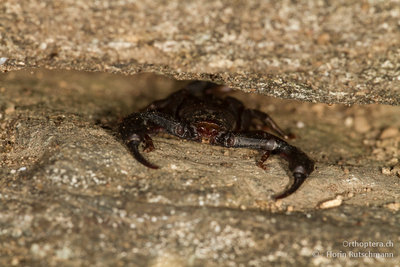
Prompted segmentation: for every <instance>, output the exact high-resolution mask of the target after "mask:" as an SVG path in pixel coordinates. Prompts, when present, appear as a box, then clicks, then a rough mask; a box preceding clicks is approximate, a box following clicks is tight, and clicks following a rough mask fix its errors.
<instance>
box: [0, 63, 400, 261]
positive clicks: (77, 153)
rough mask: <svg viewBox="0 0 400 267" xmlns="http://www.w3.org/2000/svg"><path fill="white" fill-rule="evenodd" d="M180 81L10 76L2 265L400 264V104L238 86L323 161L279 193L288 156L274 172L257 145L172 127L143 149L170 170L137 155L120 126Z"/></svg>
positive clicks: (6, 78)
mask: <svg viewBox="0 0 400 267" xmlns="http://www.w3.org/2000/svg"><path fill="white" fill-rule="evenodd" d="M183 84H184V82H176V81H173V80H168V79H165V78H162V77H159V76H154V75H151V74H142V75H140V76H133V77H126V76H123V75H115V74H104V73H102V74H100V73H87V72H75V71H48V70H28V71H19V72H9V73H7V74H2V75H1V76H0V93H1V96H2V97H1V98H0V127H1V128H0V129H1V131H0V142H1V144H0V160H1V161H0V164H1V165H0V225H1V227H0V255H1V256H0V265H1V266H60V265H61V266H110V265H113V266H126V265H128V266H268V265H282V266H293V264H295V263H297V265H300V266H301V265H303V266H336V265H341V266H343V265H348V266H354V265H363V266H367V265H371V266H372V265H373V266H398V263H399V262H400V254H399V251H400V237H399V236H400V235H399V233H400V212H399V210H400V199H399V182H400V171H399V167H400V165H399V162H398V157H399V156H398V155H399V152H400V147H399V145H400V136H399V131H398V130H399V129H400V117H399V116H398V114H399V108H398V107H393V106H383V105H368V106H353V107H346V106H343V105H331V106H329V105H325V104H311V103H301V102H297V101H289V100H277V99H272V98H268V97H262V96H259V95H257V94H243V93H240V92H235V93H234V95H235V96H236V97H238V98H240V99H242V100H243V101H244V102H245V103H246V105H248V106H251V107H254V108H259V109H261V110H263V111H265V112H268V113H269V114H270V115H271V116H272V117H273V118H275V120H276V121H277V122H278V123H279V125H280V126H282V128H283V129H285V130H287V131H289V132H292V133H294V134H295V135H296V137H297V138H296V139H295V140H293V141H291V143H293V144H295V145H296V146H298V147H301V148H302V149H303V150H304V151H306V152H307V153H308V154H309V155H310V156H311V157H312V158H313V159H315V160H316V166H317V168H316V170H315V172H314V173H313V174H312V175H311V176H310V177H309V179H308V180H307V181H306V182H305V183H304V185H303V186H302V187H301V188H300V190H298V191H297V192H296V193H295V194H293V195H292V196H290V197H288V198H286V199H283V200H281V201H277V202H275V201H273V200H271V199H270V196H272V195H273V194H274V193H276V192H279V191H280V190H282V189H283V188H284V187H285V185H286V184H287V183H288V182H289V174H288V170H287V165H286V163H285V162H283V161H281V160H280V159H279V158H277V157H271V159H270V160H269V161H268V167H269V169H268V171H264V170H262V169H260V168H258V167H256V166H255V162H256V159H257V158H258V157H259V156H260V155H259V153H258V152H257V151H252V150H247V149H228V148H222V147H213V146H208V145H204V144H198V143H192V142H185V141H182V140H178V139H175V138H172V137H169V136H156V137H154V141H155V146H156V150H155V151H154V152H152V153H148V154H145V156H146V157H147V158H148V159H149V160H151V161H152V162H154V163H157V164H158V165H160V166H162V168H161V169H159V170H150V169H147V168H146V167H144V166H142V165H140V164H139V163H138V162H136V161H135V160H134V159H133V158H132V156H131V155H130V154H129V153H128V151H127V149H126V148H125V147H124V145H123V144H122V142H121V141H120V140H119V138H118V134H117V132H116V130H115V127H116V125H117V124H118V122H119V121H120V120H121V118H123V117H124V116H126V115H127V114H129V113H130V112H133V111H137V110H138V109H139V108H141V107H143V106H145V105H146V104H148V103H149V102H151V101H154V100H156V99H158V98H160V97H163V96H166V95H168V94H169V93H171V92H172V91H175V90H176V89H178V88H179V87H181V86H182V85H183ZM357 121H361V122H362V123H361V124H360V123H357ZM365 128H368V129H369V130H368V131H364V129H365ZM396 129H397V130H396ZM380 242H382V243H380ZM385 253H386V254H385Z"/></svg>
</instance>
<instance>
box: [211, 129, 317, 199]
mask: <svg viewBox="0 0 400 267" xmlns="http://www.w3.org/2000/svg"><path fill="white" fill-rule="evenodd" d="M218 142H219V144H220V145H223V146H226V147H245V148H253V149H259V150H262V151H265V152H266V154H264V155H263V157H262V158H261V160H262V163H263V160H266V159H267V158H268V155H269V153H272V154H278V155H280V156H281V157H282V158H284V159H285V160H286V161H288V163H289V170H290V171H291V172H292V174H293V177H294V182H293V184H292V185H291V186H289V188H287V189H286V190H285V191H283V192H282V193H280V194H278V195H275V196H274V198H275V199H281V198H285V197H287V196H289V195H291V194H292V193H294V192H295V191H296V190H297V189H298V188H299V187H300V186H301V184H302V183H303V182H304V181H305V179H306V178H307V177H308V176H309V175H310V174H311V173H312V172H313V170H314V161H313V160H311V159H310V158H309V157H308V156H307V155H306V154H305V153H304V152H303V151H301V150H300V149H298V148H297V147H295V146H292V145H289V144H288V143H287V142H285V141H284V140H282V139H281V138H279V137H276V136H274V135H272V134H269V133H266V132H263V131H249V132H241V133H233V132H228V133H226V134H224V135H222V136H221V137H220V139H219V140H218Z"/></svg>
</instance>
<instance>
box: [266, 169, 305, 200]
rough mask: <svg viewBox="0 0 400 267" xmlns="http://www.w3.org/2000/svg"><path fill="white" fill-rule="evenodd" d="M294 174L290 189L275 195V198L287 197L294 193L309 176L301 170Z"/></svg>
mask: <svg viewBox="0 0 400 267" xmlns="http://www.w3.org/2000/svg"><path fill="white" fill-rule="evenodd" d="M293 176H294V182H293V184H292V185H291V186H290V187H289V188H288V189H286V190H285V191H283V192H282V193H280V194H278V195H275V196H273V198H274V199H275V200H278V199H282V198H285V197H287V196H289V195H291V194H293V193H294V192H295V191H296V190H297V189H298V188H299V187H300V186H301V185H302V184H303V182H304V181H305V180H306V178H307V176H306V175H305V174H303V173H299V172H296V173H294V174H293Z"/></svg>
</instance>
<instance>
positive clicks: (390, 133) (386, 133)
mask: <svg viewBox="0 0 400 267" xmlns="http://www.w3.org/2000/svg"><path fill="white" fill-rule="evenodd" d="M397 135H399V129H398V128H395V127H388V128H386V129H385V130H383V131H382V133H381V136H380V139H386V138H392V137H396V136H397Z"/></svg>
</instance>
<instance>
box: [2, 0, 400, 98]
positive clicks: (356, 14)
mask: <svg viewBox="0 0 400 267" xmlns="http://www.w3.org/2000/svg"><path fill="white" fill-rule="evenodd" d="M0 11H1V12H0V21H1V22H2V23H1V25H0V38H1V43H0V70H1V71H7V70H15V69H21V68H26V67H38V66H41V67H46V68H59V69H76V70H85V71H88V70H90V71H106V72H119V73H125V74H133V73H139V72H155V73H162V74H165V75H170V76H173V77H175V78H177V79H203V80H212V81H215V82H219V83H225V84H228V85H229V86H231V87H233V88H236V89H241V90H244V91H257V92H260V93H262V94H267V95H271V96H275V97H280V98H292V99H300V100H304V101H309V102H324V103H345V104H352V103H385V104H392V105H399V103H400V91H399V90H400V89H399V88H400V31H399V25H400V5H399V4H398V1H395V0H391V1H345V0H342V1H308V0H302V1H233V2H232V1H228V0H223V1H215V0H212V1H211V0H207V1H177V0H171V1H158V0H156V1H154V0H146V1H130V0H122V1H95V0H91V1H51V0H47V1H42V0H40V1H39V0H32V1H29V3H24V4H21V3H20V2H19V1H17V0H6V1H3V2H2V4H1V5H0Z"/></svg>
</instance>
